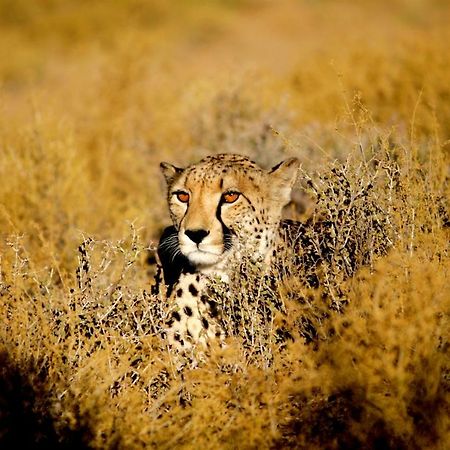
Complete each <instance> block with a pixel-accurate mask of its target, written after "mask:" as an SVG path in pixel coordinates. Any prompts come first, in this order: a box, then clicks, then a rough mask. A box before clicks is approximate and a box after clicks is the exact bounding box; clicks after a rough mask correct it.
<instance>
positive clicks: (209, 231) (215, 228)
mask: <svg viewBox="0 0 450 450" xmlns="http://www.w3.org/2000/svg"><path fill="white" fill-rule="evenodd" d="M298 167H299V161H298V160H297V159H296V158H290V159H287V160H285V161H283V162H281V163H280V164H278V165H277V166H275V167H274V168H272V169H271V170H269V171H266V170H264V169H262V168H260V167H259V166H257V165H256V164H255V163H254V162H253V161H251V160H249V159H248V158H246V157H244V156H240V155H234V154H222V155H215V156H208V157H206V158H204V159H203V160H201V161H200V162H199V163H197V164H193V165H191V166H189V167H187V168H185V169H180V168H178V167H175V166H173V165H172V164H168V163H161V170H162V172H163V174H164V177H165V179H166V182H167V188H168V191H167V193H168V204H169V210H170V215H171V218H172V221H173V224H174V226H175V229H176V233H177V234H176V242H174V246H176V247H177V249H176V251H180V252H181V253H182V254H183V255H184V256H185V257H186V258H187V259H188V260H189V262H190V263H191V264H192V265H193V266H195V267H197V268H199V269H207V268H213V267H214V266H216V265H218V264H219V263H220V262H221V261H226V257H227V255H230V254H231V253H232V252H233V249H235V250H236V249H240V250H242V249H245V250H246V251H250V252H251V253H252V255H253V256H255V257H257V258H265V257H266V256H267V253H268V251H269V250H270V248H271V246H272V243H273V239H274V238H275V235H276V232H277V229H278V225H279V222H280V220H281V213H282V209H283V207H284V206H285V205H286V204H287V203H288V202H289V200H290V195H291V189H292V186H293V185H294V183H295V181H296V178H297V170H298Z"/></svg>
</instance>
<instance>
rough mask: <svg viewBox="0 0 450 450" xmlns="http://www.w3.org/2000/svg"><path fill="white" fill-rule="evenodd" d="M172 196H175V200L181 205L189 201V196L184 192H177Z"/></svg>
mask: <svg viewBox="0 0 450 450" xmlns="http://www.w3.org/2000/svg"><path fill="white" fill-rule="evenodd" d="M174 195H176V196H177V199H178V200H179V201H180V202H181V203H187V202H188V201H189V194H188V193H187V192H184V191H177V192H174Z"/></svg>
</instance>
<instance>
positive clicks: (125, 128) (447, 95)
mask: <svg viewBox="0 0 450 450" xmlns="http://www.w3.org/2000/svg"><path fill="white" fill-rule="evenodd" d="M449 20H450V7H449V2H448V1H446V0H428V1H426V0H391V1H375V0H360V1H358V2H353V1H344V0H341V1H338V0H296V1H294V0H279V1H269V0H259V1H257V0H223V1H220V0H211V1H201V0H170V1H164V0H151V1H150V0H147V1H145V0H116V1H105V0H76V1H75V0H35V1H29V0H0V177H1V180H2V182H1V183H0V230H1V232H2V233H3V234H4V235H7V234H10V233H18V234H23V235H24V236H25V239H27V240H28V241H29V242H28V245H31V247H30V248H33V249H35V252H36V253H35V254H36V255H38V254H40V253H42V255H41V256H42V257H44V255H46V256H45V257H48V255H49V254H53V255H57V256H55V257H57V258H58V259H59V258H64V253H65V249H66V248H67V243H68V242H76V241H77V240H78V239H79V236H80V230H81V231H83V232H86V233H91V234H94V235H96V236H98V237H100V238H117V237H118V236H120V235H121V234H122V233H123V232H124V229H126V228H127V226H128V225H127V222H128V221H134V222H135V223H136V224H137V225H138V227H142V229H143V231H142V233H143V234H144V236H145V239H149V240H151V239H155V238H157V236H158V233H159V230H160V229H161V227H162V226H164V225H165V224H167V223H168V216H167V214H166V212H165V199H164V186H163V182H162V178H161V177H160V175H159V167H158V166H159V162H160V161H162V160H167V161H170V162H172V163H174V164H178V165H180V166H181V165H183V164H188V163H191V162H194V161H196V160H198V159H199V158H201V157H202V156H204V155H206V154H210V153H217V152H239V153H245V154H248V155H250V156H251V157H253V158H255V159H256V160H257V161H258V162H259V163H261V164H263V165H265V166H270V165H271V164H275V163H277V162H278V161H279V160H281V159H282V158H284V157H286V156H289V155H297V156H299V157H300V158H301V159H302V162H303V167H304V168H306V169H308V170H314V169H318V168H320V165H321V164H322V163H323V162H324V161H329V160H332V159H335V158H338V159H339V158H340V159H344V158H345V157H346V155H347V154H348V152H349V150H350V149H351V148H353V147H354V146H355V145H365V143H368V142H369V141H370V142H373V139H372V138H373V135H374V133H375V134H376V133H381V132H383V133H385V135H386V133H387V134H388V135H389V136H390V138H391V139H392V140H395V141H397V142H403V141H402V140H404V142H406V141H408V142H409V143H411V142H414V146H415V148H416V149H417V150H418V151H420V148H421V145H422V143H424V142H426V141H427V140H429V139H434V140H436V141H437V142H439V143H440V144H439V145H444V146H445V145H447V148H448V139H449V138H450V101H449V100H450V83H449V75H450V71H449V69H450V52H449V51H448V42H449V41H450V28H449V27H448V23H449ZM71 247H72V246H71Z"/></svg>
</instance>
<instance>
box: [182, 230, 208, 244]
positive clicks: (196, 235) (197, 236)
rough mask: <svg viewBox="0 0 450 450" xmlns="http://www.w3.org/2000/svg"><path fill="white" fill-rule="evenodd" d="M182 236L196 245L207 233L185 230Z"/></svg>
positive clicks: (204, 231)
mask: <svg viewBox="0 0 450 450" xmlns="http://www.w3.org/2000/svg"><path fill="white" fill-rule="evenodd" d="M184 234H185V235H186V236H187V237H188V238H189V239H190V240H191V241H193V242H195V243H196V244H200V242H202V241H203V239H204V238H205V237H206V236H208V234H209V231H206V230H186V231H185V232H184Z"/></svg>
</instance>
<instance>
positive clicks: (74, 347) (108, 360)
mask: <svg viewBox="0 0 450 450" xmlns="http://www.w3.org/2000/svg"><path fill="white" fill-rule="evenodd" d="M449 19H450V9H449V7H448V5H447V4H446V2H444V1H438V0H436V1H429V2H425V1H415V2H408V1H406V0H405V1H402V0H396V1H393V2H389V3H387V2H386V3H383V2H375V1H371V0H364V1H361V2H354V3H351V2H337V1H321V2H308V1H299V2H294V1H288V0H283V1H280V2H255V1H251V0H247V1H227V2H218V1H216V2H208V4H207V5H205V3H204V2H199V1H195V0H189V1H176V2H175V1H174V2H164V1H152V2H146V1H141V0H123V1H118V2H114V6H111V4H107V3H106V2H102V1H90V2H73V1H69V0H59V1H58V0H53V1H47V2H28V1H25V0H23V1H18V0H16V1H7V0H2V1H0V36H1V39H0V179H1V183H0V233H1V240H0V252H1V253H0V315H1V319H0V358H1V361H0V364H1V366H0V367H1V369H0V444H1V447H2V448H10V447H11V446H12V445H14V446H16V447H18V446H19V444H21V443H22V444H23V446H25V447H27V448H34V447H36V448H52V447H59V446H61V447H73V448H84V447H86V448H153V447H155V448H305V449H311V448H318V449H319V448H342V449H344V448H345V449H349V448H405V449H406V448H408V449H410V448H417V449H419V448H420V449H422V448H436V449H441V448H442V449H443V448H446V447H448V446H449V443H450V432H449V430H450V423H449V419H448V418H449V412H450V403H449V381H448V374H449V370H450V366H449V358H448V345H449V344H448V335H449V323H448V312H449V307H450V295H449V294H448V284H449V275H450V274H449V268H450V255H449V250H450V249H449V237H450V236H449V224H450V213H449V205H448V199H449V198H450V190H449V182H448V180H449V157H450V155H449V139H450V126H449V124H450V106H449V105H450V102H449V98H450V86H449V83H448V78H449V74H450V54H449V52H448V49H447V47H448V45H447V43H448V41H449V38H450V35H449V31H448V20H449ZM223 151H226V152H228V151H230V152H231V151H232V152H241V153H245V154H247V155H250V156H251V157H252V158H255V159H256V160H257V161H258V162H260V163H261V164H264V165H267V166H270V165H271V164H275V163H277V162H279V161H280V160H281V159H283V158H285V157H287V156H297V157H299V158H300V159H301V161H302V172H301V177H300V178H301V179H300V181H299V184H298V189H297V191H296V193H295V199H296V203H297V210H296V211H295V210H291V211H290V214H291V215H294V217H297V218H298V217H300V218H301V219H304V220H306V219H307V218H308V217H309V218H311V217H312V218H313V221H314V220H317V221H319V219H320V220H323V219H326V220H327V221H328V228H326V230H325V231H326V232H327V233H328V232H330V233H331V234H329V235H326V236H328V237H327V239H329V241H327V240H326V239H325V241H326V242H328V243H329V247H328V252H327V254H326V258H322V260H321V262H320V264H319V265H318V266H317V267H314V268H311V267H307V265H305V267H303V268H300V269H298V271H297V272H296V273H292V272H289V271H288V272H289V273H290V275H289V276H288V277H285V278H284V279H283V280H282V281H281V282H280V283H278V287H277V293H276V295H277V297H278V298H279V299H280V300H281V301H282V303H283V305H284V308H285V310H286V315H285V316H283V315H281V314H280V315H279V316H276V318H275V321H281V322H283V321H284V325H285V326H286V327H287V328H288V329H289V330H290V332H291V333H292V334H293V335H295V336H296V340H295V342H290V341H289V343H288V344H287V345H286V348H284V349H283V350H280V349H279V348H278V346H277V344H275V343H274V342H273V340H271V338H270V335H269V336H268V335H267V333H266V331H267V330H266V328H264V327H265V326H266V325H267V324H265V323H264V321H262V319H261V318H260V317H257V316H256V314H253V315H250V317H249V318H248V320H250V321H253V322H252V323H254V324H257V323H260V324H261V329H257V330H256V331H254V335H252V336H250V337H251V338H255V339H259V340H258V342H259V343H260V347H259V348H260V349H261V351H260V352H256V351H255V352H254V354H251V355H249V349H248V345H247V344H248V339H249V336H248V335H247V336H246V335H245V333H243V331H244V330H242V328H240V329H238V330H237V331H236V332H235V335H234V336H232V337H230V339H229V342H228V346H227V348H225V349H219V348H217V349H215V351H214V352H213V355H212V356H211V358H210V359H209V360H208V361H207V362H206V363H205V364H203V365H202V366H201V367H199V368H198V369H196V370H192V371H185V373H184V374H183V375H182V376H181V375H180V374H178V373H177V372H176V371H175V370H174V367H173V362H172V359H171V357H170V355H169V354H168V353H167V351H166V349H165V346H164V342H162V341H161V340H160V338H159V337H158V334H157V323H155V320H156V319H155V318H156V317H157V315H158V309H159V308H160V307H161V305H160V304H159V303H158V302H157V300H156V299H155V298H154V297H153V296H152V295H151V294H150V283H151V273H150V272H151V268H149V266H148V265H147V264H146V259H147V256H148V247H152V246H153V245H154V243H155V241H156V240H157V238H158V236H159V233H160V231H161V229H162V227H164V226H165V225H168V223H169V219H168V214H167V212H166V206H165V198H164V197H165V196H164V192H163V181H162V179H161V178H160V176H159V173H158V170H159V169H158V164H159V162H160V161H162V160H166V161H171V162H173V163H176V164H179V165H182V164H186V163H190V162H193V161H195V160H197V159H199V158H200V157H202V156H204V155H206V154H209V153H214V152H223ZM359 194H362V195H363V196H362V197H361V196H360V195H359ZM348 201H350V203H349V202H348ZM330 230H331V231H332V230H334V231H336V230H338V233H337V235H336V236H337V237H336V238H335V239H334V238H333V239H332V238H330V236H334V235H332V232H331V231H330ZM310 231H311V233H312V234H311V239H312V242H315V240H316V241H317V242H318V243H319V244H320V243H321V242H322V243H323V242H324V239H321V236H325V235H321V234H317V232H315V231H314V230H313V229H311V230H310ZM325 231H324V232H325ZM314 233H316V234H314ZM303 252H306V250H305V249H303ZM297 256H298V257H300V258H306V259H304V261H307V254H306V253H302V251H300V253H299V254H298V255H297ZM290 258H291V256H290V255H286V261H285V265H286V266H288V268H289V267H290V266H291V263H290ZM254 276H257V275H255V274H253V273H252V271H251V270H250V269H249V270H248V273H247V277H248V279H249V280H252V277H254ZM310 276H317V277H318V278H319V279H320V281H321V287H320V288H319V289H312V288H311V287H310V286H308V285H307V283H305V281H306V280H308V279H309V278H308V277H310ZM234 282H235V283H237V286H238V287H240V289H237V288H236V287H233V286H234V285H233V284H232V287H231V293H232V294H233V292H234V293H235V294H236V295H235V296H233V295H232V296H231V297H232V301H237V300H239V302H240V303H239V304H238V305H236V308H248V305H249V304H248V303H246V302H248V301H249V300H252V301H261V302H264V301H266V300H265V299H264V297H263V296H261V298H259V297H256V298H255V297H254V295H255V293H254V291H252V290H251V289H247V288H248V286H247V287H246V286H245V285H244V286H243V287H242V286H240V280H239V279H238V280H235V281H233V283H234ZM248 285H251V282H249V283H248ZM218 289H219V290H220V286H219V287H218ZM341 300H343V301H344V303H346V306H345V307H344V309H343V311H337V310H336V309H337V308H336V305H338V304H339V305H340V301H341ZM247 310H248V309H247ZM302 319H307V321H306V322H305V321H304V320H303V321H302ZM305 323H309V324H311V325H312V326H313V327H314V330H315V337H314V339H313V342H311V343H309V344H306V343H305V342H304V339H303V338H302V337H301V336H300V334H301V333H303V334H304V332H305V329H304V326H305ZM302 327H303V328H302ZM269 328H270V327H269ZM225 366H227V367H229V368H231V369H230V370H229V371H223V370H221V368H223V367H225Z"/></svg>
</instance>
